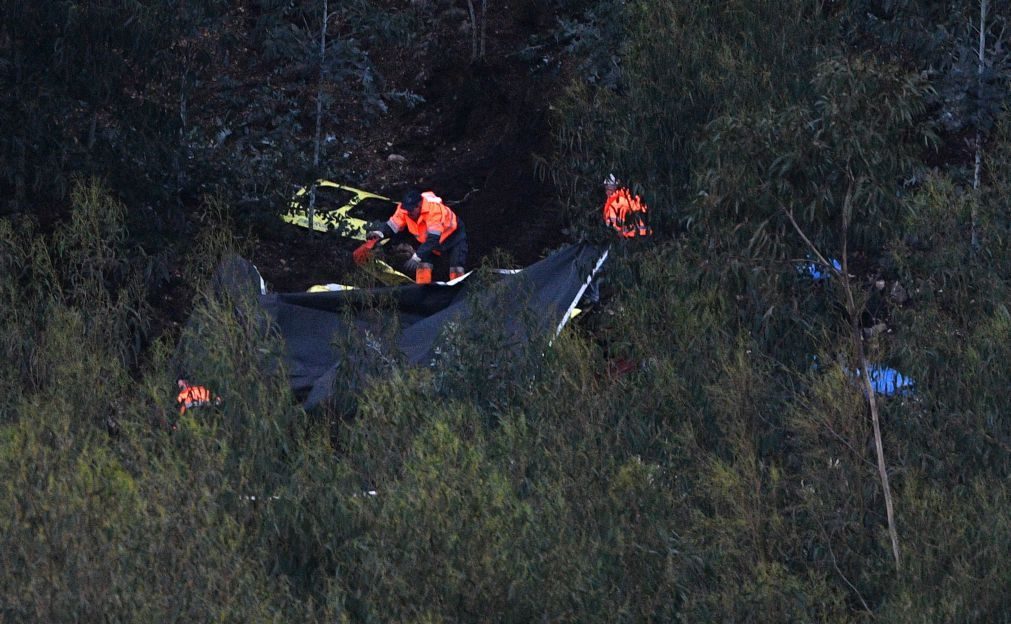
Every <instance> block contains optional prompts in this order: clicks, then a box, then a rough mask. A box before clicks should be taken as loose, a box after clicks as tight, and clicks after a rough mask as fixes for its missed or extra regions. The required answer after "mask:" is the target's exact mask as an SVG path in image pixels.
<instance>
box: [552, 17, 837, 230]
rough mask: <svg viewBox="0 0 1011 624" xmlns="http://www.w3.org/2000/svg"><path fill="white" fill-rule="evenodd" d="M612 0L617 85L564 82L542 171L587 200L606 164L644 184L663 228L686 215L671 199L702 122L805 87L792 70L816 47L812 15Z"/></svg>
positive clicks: (583, 217)
mask: <svg viewBox="0 0 1011 624" xmlns="http://www.w3.org/2000/svg"><path fill="white" fill-rule="evenodd" d="M615 6H617V5H615ZM621 6H622V7H623V8H622V9H621V13H620V14H619V15H614V16H613V17H612V19H611V20H609V24H610V27H616V28H618V29H619V30H618V32H616V33H614V34H613V35H611V36H609V37H607V38H606V39H607V41H608V42H609V44H608V45H614V44H613V42H615V41H617V42H618V44H617V46H616V49H615V50H614V52H615V53H616V54H617V56H618V58H619V59H620V68H621V79H620V85H621V86H620V88H618V89H616V90H611V89H601V88H594V87H591V86H588V85H586V84H585V83H583V82H576V83H574V84H572V86H571V87H570V89H569V90H568V92H567V93H566V95H565V97H564V98H563V99H562V101H561V102H560V103H559V104H558V105H556V106H557V109H558V112H557V114H556V120H555V134H556V137H557V144H558V153H557V154H556V155H555V156H554V158H553V159H552V161H551V163H550V165H551V166H550V172H551V174H552V177H553V179H554V180H555V181H556V183H557V185H558V186H559V187H560V189H561V191H562V196H563V198H564V199H565V200H567V202H568V203H569V204H570V205H581V206H587V205H594V204H596V203H598V202H597V201H592V202H587V198H593V197H594V196H597V193H598V190H597V189H598V188H599V180H600V179H601V178H602V177H603V175H604V174H606V173H607V172H608V171H615V172H616V173H617V175H619V177H621V178H623V179H625V180H627V181H628V182H629V183H630V184H631V185H632V187H633V188H634V190H635V191H636V192H638V193H640V194H642V195H643V196H644V198H645V199H646V201H647V203H648V204H649V205H650V207H651V208H652V211H653V215H652V217H653V221H654V224H655V226H659V228H660V229H661V230H668V231H669V230H670V229H673V227H674V226H675V223H676V222H677V221H681V220H683V219H685V217H684V216H683V215H680V214H678V212H677V209H676V207H677V204H678V203H679V200H680V198H681V197H683V194H684V186H685V184H686V183H687V182H688V180H689V175H690V171H691V166H692V161H693V159H694V152H695V149H694V145H695V143H696V142H697V141H698V140H699V139H700V136H701V135H702V132H703V130H704V128H705V126H706V124H708V123H709V122H711V121H712V120H713V119H715V118H717V117H718V116H719V115H721V114H733V113H735V112H736V111H738V110H742V109H744V110H747V109H750V108H752V107H754V106H761V105H765V104H767V103H769V102H776V101H779V100H780V99H781V98H784V97H786V96H787V95H789V94H792V93H796V92H802V91H804V90H805V89H806V85H804V84H803V83H801V82H799V81H798V79H797V74H796V72H798V71H800V70H802V69H803V68H805V67H809V66H810V65H811V64H812V63H813V62H814V61H815V60H816V59H817V49H816V48H815V43H816V41H817V37H818V35H819V33H820V30H821V24H820V22H819V20H818V18H817V17H816V16H814V17H812V16H808V15H807V11H806V7H809V6H810V3H802V2H757V3H756V2H730V3H726V2H724V3H693V4H685V3H681V2H633V3H627V4H625V5H621ZM784 40H790V41H793V42H794V45H795V46H797V47H796V48H787V47H785V46H783V45H782V42H783V41H784ZM809 48H813V50H809ZM798 49H804V50H805V51H804V53H802V54H801V53H797V52H796V50H798ZM599 201H600V202H602V200H599ZM575 212H576V214H575V216H576V218H577V222H578V223H579V225H580V226H581V228H582V229H592V226H591V224H592V225H597V223H598V222H599V216H598V215H597V214H596V213H594V212H591V211H590V210H589V209H586V208H583V209H580V210H576V211H575Z"/></svg>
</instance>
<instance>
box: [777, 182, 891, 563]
mask: <svg viewBox="0 0 1011 624" xmlns="http://www.w3.org/2000/svg"><path fill="white" fill-rule="evenodd" d="M852 200H853V182H852V181H851V182H850V186H849V188H848V189H847V190H846V198H845V199H844V200H843V254H842V271H840V270H838V269H836V268H835V267H834V266H833V265H832V264H831V263H830V262H828V261H827V260H826V259H825V256H823V255H822V254H821V252H820V251H818V248H817V247H815V245H814V243H812V242H811V239H809V238H808V237H807V235H805V234H804V231H803V230H802V229H801V228H800V225H798V224H797V220H796V219H794V217H793V211H792V210H790V209H788V208H786V207H785V206H783V205H782V204H780V209H781V210H783V212H784V213H785V214H786V216H787V218H789V219H790V223H791V224H792V225H793V229H794V230H796V231H797V234H799V235H800V237H801V238H802V239H803V240H804V243H805V244H806V245H807V246H808V248H809V249H811V252H812V253H814V254H815V255H816V256H817V257H818V259H819V260H820V261H821V262H822V263H824V264H825V265H826V266H827V267H829V269H830V270H831V271H833V272H835V274H836V275H838V276H839V277H840V279H842V282H843V289H844V290H845V291H846V307H847V312H848V313H849V315H850V321H851V323H852V332H851V338H852V340H853V345H854V348H855V349H856V351H857V357H858V358H859V359H860V372H861V377H862V378H863V382H864V393H865V394H866V395H867V404H868V406H869V407H870V411H871V423H872V424H873V426H874V451H875V454H876V455H877V460H878V475H879V476H880V478H881V489H882V490H883V492H884V495H885V513H886V514H887V516H888V536H889V538H891V542H892V555H893V556H894V557H895V569H896V570H900V569H901V567H902V565H901V561H900V559H899V534H898V531H896V529H895V511H894V507H893V505H892V488H891V486H890V485H889V483H888V467H887V466H886V465H885V446H884V443H883V442H882V440H881V420H880V418H879V416H878V403H877V400H876V399H875V395H874V386H873V385H872V384H871V376H870V373H869V372H868V362H867V357H866V355H865V353H864V345H863V340H862V338H861V337H860V326H859V319H858V316H857V309H856V302H855V300H854V299H853V288H852V286H851V284H850V280H849V266H848V262H847V260H848V258H847V255H848V252H847V237H846V230H847V229H848V227H849V219H848V216H847V215H848V214H849V210H850V204H851V202H852Z"/></svg>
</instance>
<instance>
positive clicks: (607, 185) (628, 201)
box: [604, 173, 653, 238]
mask: <svg viewBox="0 0 1011 624" xmlns="http://www.w3.org/2000/svg"><path fill="white" fill-rule="evenodd" d="M604 193H605V194H606V195H607V201H606V202H604V223H606V224H607V225H608V226H610V227H612V228H614V229H615V230H616V231H617V232H618V234H620V235H621V236H623V237H625V238H635V237H637V236H649V235H650V234H652V233H653V230H652V229H651V228H650V227H649V224H648V222H647V215H646V202H644V201H642V198H640V197H639V196H638V195H633V194H632V192H631V191H629V190H628V189H627V188H625V187H623V186H621V181H620V180H618V179H617V178H616V177H614V174H613V173H612V174H610V175H608V176H607V177H606V178H604Z"/></svg>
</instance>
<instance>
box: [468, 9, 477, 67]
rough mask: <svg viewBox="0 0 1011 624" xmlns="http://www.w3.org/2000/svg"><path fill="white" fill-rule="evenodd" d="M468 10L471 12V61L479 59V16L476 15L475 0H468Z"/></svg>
mask: <svg viewBox="0 0 1011 624" xmlns="http://www.w3.org/2000/svg"><path fill="white" fill-rule="evenodd" d="M467 11H468V12H469V13H470V61H471V62H472V63H473V62H474V61H476V60H477V16H476V15H474V0H467Z"/></svg>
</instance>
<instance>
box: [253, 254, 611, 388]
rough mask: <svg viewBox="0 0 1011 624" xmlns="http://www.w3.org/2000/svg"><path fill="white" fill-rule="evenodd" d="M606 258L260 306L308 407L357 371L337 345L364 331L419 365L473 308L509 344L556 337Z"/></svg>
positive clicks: (559, 260) (557, 258)
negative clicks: (344, 373) (341, 374)
mask: <svg viewBox="0 0 1011 624" xmlns="http://www.w3.org/2000/svg"><path fill="white" fill-rule="evenodd" d="M606 257H607V252H606V251H604V250H601V249H599V248H596V247H593V246H591V245H588V244H579V245H574V246H571V247H567V248H564V249H562V250H560V251H557V252H555V253H553V254H552V255H550V256H549V257H547V258H545V259H544V260H541V261H540V262H538V263H536V264H534V265H531V266H529V267H527V268H525V269H523V270H521V271H515V272H505V273H501V274H498V275H496V276H495V277H494V279H493V280H477V279H474V276H471V277H468V278H467V279H463V280H460V281H458V282H457V283H454V284H429V285H425V286H418V285H415V284H411V285H407V286H397V287H388V288H374V289H354V290H342V291H337V292H312V293H269V294H261V295H260V296H259V302H260V305H261V306H262V307H263V309H264V310H265V311H266V312H267V313H268V315H269V317H270V319H271V320H272V323H273V325H274V327H275V329H276V330H277V331H278V332H279V334H280V336H281V338H282V339H283V343H284V360H285V361H284V364H285V368H286V370H287V371H288V373H289V376H290V380H291V387H292V390H293V391H294V392H295V393H296V396H299V397H303V403H304V406H305V407H306V408H311V407H313V406H315V405H317V404H319V403H320V402H322V401H325V400H326V399H327V398H329V397H330V396H331V394H332V393H333V391H334V387H335V381H336V379H337V376H338V372H339V371H340V370H341V369H342V367H343V368H345V369H346V368H347V367H350V368H352V369H353V368H354V367H355V362H353V361H349V360H348V358H349V357H351V356H349V355H348V352H347V349H346V348H344V347H343V346H342V345H346V344H347V337H348V336H349V334H351V333H352V332H354V333H357V335H358V336H364V335H366V332H368V334H367V335H368V336H369V339H368V340H370V341H373V342H374V344H373V347H374V348H375V349H376V350H377V351H381V350H384V349H390V350H392V349H396V350H398V351H399V355H400V356H401V359H403V360H405V361H406V362H408V363H409V364H412V365H418V366H426V365H429V364H431V363H432V362H434V361H435V354H436V353H437V352H438V350H439V345H440V341H441V340H443V331H444V329H446V327H447V325H448V324H450V323H455V324H457V325H459V324H465V323H467V322H468V320H469V319H471V316H472V314H473V311H474V310H475V308H477V309H479V310H480V311H481V312H482V316H483V317H490V318H493V319H495V320H496V322H501V324H502V325H501V326H500V327H499V328H497V329H498V330H499V331H501V332H505V334H506V335H508V336H509V337H510V339H512V340H515V341H525V340H529V339H530V338H531V337H532V336H531V332H537V333H538V334H539V335H540V336H547V337H553V336H555V335H557V333H558V332H559V331H561V329H562V327H563V326H564V324H565V322H566V321H568V319H569V317H570V316H571V314H572V312H573V309H574V308H575V307H576V305H577V304H578V302H579V299H580V298H581V297H582V295H583V293H584V291H585V290H586V287H587V285H588V284H589V282H590V280H591V278H592V276H593V275H594V274H595V273H596V271H597V270H598V269H599V268H600V266H601V265H602V264H603V262H604V260H605V259H606ZM250 266H252V265H250ZM254 270H255V269H254ZM233 273H235V271H234V270H233ZM236 274H237V275H241V272H238V273H236ZM237 286H239V287H240V288H243V289H245V286H241V285H237ZM391 343H392V344H391Z"/></svg>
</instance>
